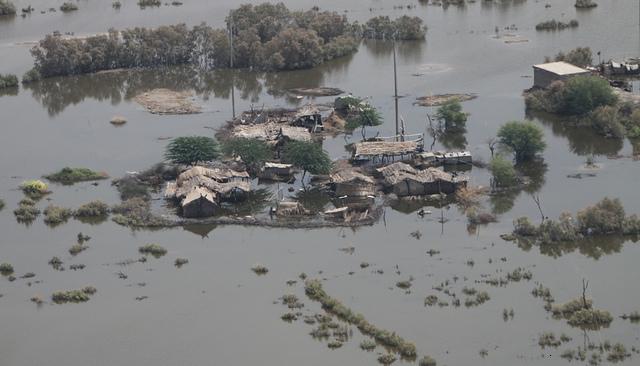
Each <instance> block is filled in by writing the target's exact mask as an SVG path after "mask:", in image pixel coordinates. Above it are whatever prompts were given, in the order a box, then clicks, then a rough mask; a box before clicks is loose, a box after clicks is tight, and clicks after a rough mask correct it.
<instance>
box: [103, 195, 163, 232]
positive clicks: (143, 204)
mask: <svg viewBox="0 0 640 366" xmlns="http://www.w3.org/2000/svg"><path fill="white" fill-rule="evenodd" d="M111 212H112V213H114V214H115V215H114V216H113V217H112V220H113V222H115V223H116V224H118V225H122V226H129V227H132V228H138V227H164V226H167V225H170V222H169V221H167V220H166V219H164V218H162V217H160V216H156V215H154V214H153V213H152V212H151V205H150V204H149V202H148V201H147V200H146V199H144V198H142V197H134V198H130V199H128V200H125V201H123V202H122V203H121V204H119V205H116V206H113V207H112V208H111Z"/></svg>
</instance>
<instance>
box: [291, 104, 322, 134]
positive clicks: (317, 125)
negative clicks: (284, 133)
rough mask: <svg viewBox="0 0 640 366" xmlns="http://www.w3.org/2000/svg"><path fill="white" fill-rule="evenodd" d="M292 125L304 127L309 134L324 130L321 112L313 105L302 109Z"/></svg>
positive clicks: (297, 113)
mask: <svg viewBox="0 0 640 366" xmlns="http://www.w3.org/2000/svg"><path fill="white" fill-rule="evenodd" d="M291 124H292V125H293V126H296V127H304V128H306V129H307V130H308V131H309V132H319V131H322V130H324V127H323V125H322V115H321V114H320V110H319V109H318V108H317V107H315V106H313V105H306V106H304V107H302V108H300V109H299V110H298V111H297V112H296V114H295V116H294V117H293V121H292V123H291Z"/></svg>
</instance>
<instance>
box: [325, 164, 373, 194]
mask: <svg viewBox="0 0 640 366" xmlns="http://www.w3.org/2000/svg"><path fill="white" fill-rule="evenodd" d="M330 179H331V185H332V186H333V189H334V190H335V192H336V195H337V196H373V195H374V194H375V191H376V186H375V181H374V180H373V178H371V177H368V176H366V175H364V174H362V173H361V172H359V171H357V170H355V169H341V170H339V171H337V172H335V173H333V174H331V176H330Z"/></svg>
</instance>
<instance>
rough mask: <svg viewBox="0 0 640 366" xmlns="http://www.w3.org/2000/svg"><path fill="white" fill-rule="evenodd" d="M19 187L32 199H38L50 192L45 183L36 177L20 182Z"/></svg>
mask: <svg viewBox="0 0 640 366" xmlns="http://www.w3.org/2000/svg"><path fill="white" fill-rule="evenodd" d="M20 189H21V190H22V192H23V193H24V194H25V195H26V196H27V197H29V198H32V199H40V198H42V196H44V195H46V194H49V193H51V192H50V191H49V186H48V185H47V183H45V182H43V181H41V180H37V179H34V180H28V181H25V182H22V184H21V185H20Z"/></svg>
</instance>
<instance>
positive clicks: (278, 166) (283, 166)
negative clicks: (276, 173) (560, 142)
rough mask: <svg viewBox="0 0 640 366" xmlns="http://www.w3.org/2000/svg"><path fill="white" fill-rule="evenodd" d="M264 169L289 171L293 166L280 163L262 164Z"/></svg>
mask: <svg viewBox="0 0 640 366" xmlns="http://www.w3.org/2000/svg"><path fill="white" fill-rule="evenodd" d="M264 167H265V168H272V169H291V168H293V164H281V163H272V162H266V163H264Z"/></svg>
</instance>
